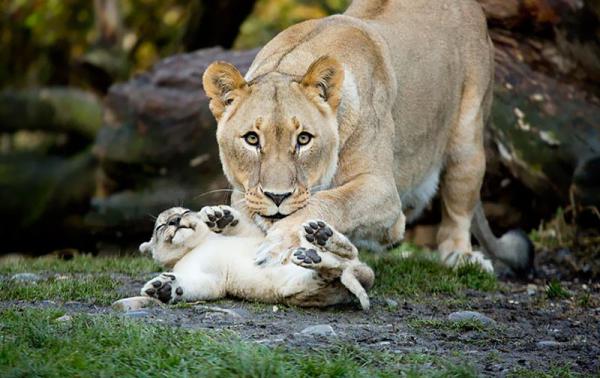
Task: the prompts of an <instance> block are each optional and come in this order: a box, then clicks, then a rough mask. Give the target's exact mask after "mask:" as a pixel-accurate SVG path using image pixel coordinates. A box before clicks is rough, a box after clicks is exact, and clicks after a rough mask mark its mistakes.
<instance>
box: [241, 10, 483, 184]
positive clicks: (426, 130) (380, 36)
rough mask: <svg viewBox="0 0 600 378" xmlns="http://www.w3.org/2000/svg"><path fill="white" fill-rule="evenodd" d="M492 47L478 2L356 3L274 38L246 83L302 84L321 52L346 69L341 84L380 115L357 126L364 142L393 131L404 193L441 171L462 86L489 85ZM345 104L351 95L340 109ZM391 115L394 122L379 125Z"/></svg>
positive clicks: (256, 63)
mask: <svg viewBox="0 0 600 378" xmlns="http://www.w3.org/2000/svg"><path fill="white" fill-rule="evenodd" d="M492 50H493V47H492V45H491V43H490V42H489V39H488V35H487V27H486V21H485V16H484V14H483V12H482V10H481V6H480V5H479V4H478V3H477V2H475V1H472V0H449V1H438V0H394V1H383V0H373V1H370V0H358V1H354V2H353V3H352V5H351V6H350V8H349V9H348V10H347V11H346V13H345V14H344V15H336V16H330V17H327V18H323V19H319V20H309V21H305V22H303V23H300V24H297V25H294V26H292V27H290V28H288V29H286V30H285V31H283V32H282V33H280V34H279V35H277V36H276V37H275V38H274V39H273V40H272V41H271V42H269V43H268V44H267V45H266V46H265V47H264V48H263V49H262V50H261V52H260V53H259V54H258V56H257V58H256V59H255V61H254V63H253V65H252V67H251V68H250V70H249V72H248V74H247V75H246V79H247V80H249V81H250V80H253V79H255V78H257V77H260V76H262V75H266V74H268V73H270V72H273V71H276V72H281V73H284V74H290V75H297V76H299V77H300V76H302V74H303V73H304V72H306V70H307V68H308V66H309V65H310V63H311V62H313V61H314V60H315V59H316V58H318V57H319V56H322V55H329V56H332V57H335V58H337V59H338V60H339V61H341V62H344V66H345V68H346V75H347V76H348V74H349V75H350V76H351V77H350V79H347V81H346V82H345V85H346V86H348V85H349V82H350V83H351V84H350V85H352V86H355V87H356V90H355V92H354V93H356V94H360V98H358V101H359V102H360V108H361V109H364V108H366V107H369V108H371V109H374V111H375V113H376V114H377V115H378V117H376V118H373V117H370V119H369V120H365V121H363V122H357V123H354V125H353V126H354V127H361V128H363V127H366V126H369V128H368V129H365V130H361V131H360V133H361V139H362V140H364V138H365V137H366V138H367V139H371V138H370V137H369V134H374V133H378V132H382V131H383V130H382V128H389V129H392V128H394V126H395V128H394V130H388V131H386V132H389V133H390V134H391V135H394V141H395V143H394V147H393V148H394V162H393V164H394V166H395V169H394V171H395V174H396V178H395V179H396V180H395V181H396V184H397V187H398V190H399V192H400V193H405V192H407V191H409V190H410V189H412V188H416V187H418V186H419V184H421V183H423V182H424V181H425V180H427V179H428V178H430V177H429V176H431V175H435V174H437V173H439V171H440V169H441V166H442V165H443V160H444V153H445V151H446V147H447V143H448V139H449V133H450V129H451V127H452V126H453V124H455V123H456V122H457V117H458V114H459V110H460V106H461V99H462V91H463V87H464V86H465V83H466V82H468V81H474V82H477V83H475V85H477V87H479V88H481V90H482V91H486V90H487V89H488V87H489V86H490V85H491V78H490V72H492V69H491V67H492ZM482 95H483V94H482ZM344 101H348V96H347V95H346V96H345V98H343V100H342V107H343V103H344ZM390 108H392V117H393V121H394V122H390V123H385V124H382V122H373V121H379V120H381V119H383V118H384V114H385V113H386V112H387V111H389V109H390ZM360 113H361V114H363V115H364V114H370V113H369V112H368V111H361V112H360ZM338 116H339V117H342V116H344V114H343V111H342V112H340V114H339V115H338ZM486 117H487V115H486ZM341 124H342V125H344V124H345V123H344V122H341ZM343 142H345V141H342V143H343ZM352 148H358V149H360V148H363V146H356V145H352ZM382 163H384V162H382ZM390 163H391V162H390ZM432 180H433V179H432ZM434 181H435V180H434Z"/></svg>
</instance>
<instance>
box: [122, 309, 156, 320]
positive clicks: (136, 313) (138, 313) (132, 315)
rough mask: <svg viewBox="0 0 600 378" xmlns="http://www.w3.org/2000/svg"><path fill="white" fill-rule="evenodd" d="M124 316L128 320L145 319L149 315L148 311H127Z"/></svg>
mask: <svg viewBox="0 0 600 378" xmlns="http://www.w3.org/2000/svg"><path fill="white" fill-rule="evenodd" d="M124 315H125V316H126V317H128V318H145V317H146V316H148V315H150V313H149V312H148V311H144V310H138V311H127V312H126V313H125V314H124Z"/></svg>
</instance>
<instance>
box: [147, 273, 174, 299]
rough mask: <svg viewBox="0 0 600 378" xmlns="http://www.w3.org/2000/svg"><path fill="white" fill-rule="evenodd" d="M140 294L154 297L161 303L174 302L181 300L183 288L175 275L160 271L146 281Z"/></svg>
mask: <svg viewBox="0 0 600 378" xmlns="http://www.w3.org/2000/svg"><path fill="white" fill-rule="evenodd" d="M141 294H142V295H145V296H148V297H152V298H156V299H158V300H159V301H161V302H163V303H175V302H177V301H179V300H181V296H182V295H183V288H182V287H181V286H180V285H179V282H178V281H177V277H176V276H175V275H174V274H172V273H162V274H161V275H160V276H158V277H155V278H153V279H151V280H150V281H148V282H147V283H146V284H145V285H144V287H142V290H141Z"/></svg>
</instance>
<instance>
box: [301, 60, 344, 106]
mask: <svg viewBox="0 0 600 378" xmlns="http://www.w3.org/2000/svg"><path fill="white" fill-rule="evenodd" d="M300 83H301V84H302V85H303V86H304V88H305V89H306V90H307V91H308V92H309V93H310V94H314V95H316V96H319V97H320V98H321V99H322V100H323V101H325V102H327V103H328V104H329V106H330V107H331V109H332V110H333V111H334V112H335V111H336V110H337V107H338V105H339V104H340V99H341V97H342V84H343V83H344V68H343V67H342V65H341V64H340V63H339V62H338V61H337V60H336V59H334V58H331V57H329V56H322V57H320V58H319V59H317V60H315V61H314V62H313V63H312V64H311V65H310V67H308V70H307V71H306V73H305V74H304V77H303V78H302V81H301V82H300Z"/></svg>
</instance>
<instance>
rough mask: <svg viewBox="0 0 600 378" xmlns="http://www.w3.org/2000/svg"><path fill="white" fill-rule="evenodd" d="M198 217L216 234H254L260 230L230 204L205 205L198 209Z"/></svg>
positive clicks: (259, 232)
mask: <svg viewBox="0 0 600 378" xmlns="http://www.w3.org/2000/svg"><path fill="white" fill-rule="evenodd" d="M199 215H200V218H201V219H202V221H203V222H204V224H206V226H208V228H209V229H210V230H211V231H212V232H215V233H217V234H223V235H227V236H234V235H236V236H254V235H258V234H261V235H262V232H261V231H260V230H259V229H258V227H257V226H256V225H254V224H253V223H252V222H250V221H249V220H248V219H246V218H245V217H244V216H243V215H242V214H241V213H240V212H239V211H237V210H236V209H234V208H233V207H231V206H226V205H219V206H205V207H203V208H202V210H200V213H199Z"/></svg>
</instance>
